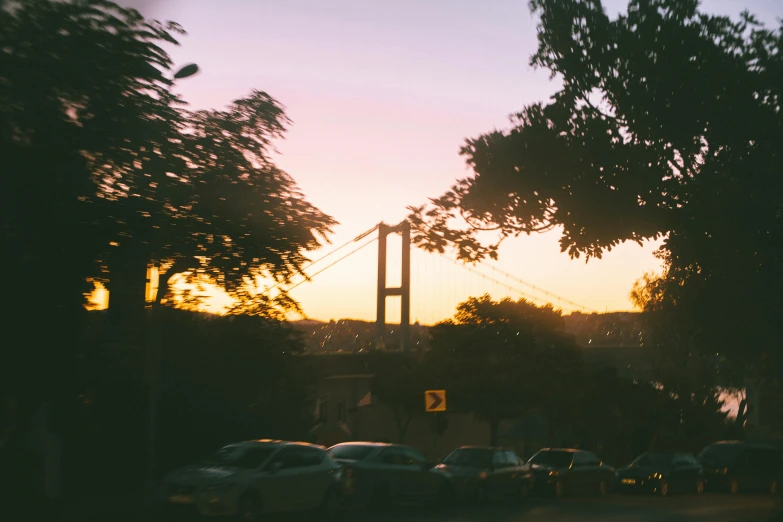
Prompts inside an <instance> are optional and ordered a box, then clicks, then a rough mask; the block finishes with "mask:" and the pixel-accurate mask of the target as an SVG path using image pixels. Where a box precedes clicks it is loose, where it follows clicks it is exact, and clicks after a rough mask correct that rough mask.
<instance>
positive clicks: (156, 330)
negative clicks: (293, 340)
mask: <svg viewBox="0 0 783 522" xmlns="http://www.w3.org/2000/svg"><path fill="white" fill-rule="evenodd" d="M198 72H199V68H198V65H196V64H195V63H190V64H187V65H185V66H183V67H181V68H180V69H179V70H178V71H177V72H176V73H174V76H173V78H172V83H173V81H174V80H181V79H183V78H189V77H191V76H193V75H195V74H196V73H198ZM150 284H151V281H150ZM158 291H160V288H158ZM158 308H159V305H158V302H157V300H155V301H153V302H152V304H151V306H150V309H149V313H148V322H147V357H148V359H147V386H148V393H149V396H148V406H149V412H148V413H149V433H148V437H149V438H148V455H147V459H148V460H147V464H148V472H149V478H150V481H151V482H154V480H155V477H156V475H157V442H158V398H159V395H160V388H161V374H162V368H161V364H162V360H161V346H162V343H161V331H160V317H159V315H160V313H159V310H158Z"/></svg>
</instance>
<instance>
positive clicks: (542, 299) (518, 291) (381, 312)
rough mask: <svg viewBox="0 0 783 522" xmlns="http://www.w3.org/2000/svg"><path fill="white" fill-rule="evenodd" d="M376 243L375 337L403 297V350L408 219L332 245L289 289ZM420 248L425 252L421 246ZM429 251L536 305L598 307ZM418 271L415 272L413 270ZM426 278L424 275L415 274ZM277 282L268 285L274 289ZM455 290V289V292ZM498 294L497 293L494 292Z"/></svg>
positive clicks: (405, 342)
mask: <svg viewBox="0 0 783 522" xmlns="http://www.w3.org/2000/svg"><path fill="white" fill-rule="evenodd" d="M392 234H399V236H401V239H402V245H401V254H402V255H401V259H400V261H401V262H400V272H401V273H400V285H399V286H393V287H390V286H388V285H387V261H388V260H387V238H388V236H389V235H392ZM375 243H377V252H378V269H377V285H376V297H377V299H376V321H375V339H376V342H377V343H378V345H381V344H383V342H384V337H385V336H386V333H387V314H386V310H387V305H386V303H387V299H388V298H389V297H399V298H400V307H399V309H400V311H399V317H400V322H399V328H400V331H399V332H398V335H397V336H396V337H397V338H398V339H399V340H400V345H401V346H400V347H401V349H402V350H403V351H405V350H407V349H408V348H409V343H410V324H411V323H410V320H411V308H410V304H411V303H410V298H411V278H412V277H411V274H412V268H414V269H415V268H416V267H415V266H413V267H412V265H411V239H410V224H409V223H408V222H407V221H402V222H401V223H399V224H397V225H388V224H386V223H383V222H381V223H378V224H377V225H374V226H373V227H371V228H369V229H368V230H366V231H364V232H362V233H361V234H359V235H357V236H356V237H355V238H353V239H352V240H349V241H346V242H345V243H343V244H342V245H339V246H337V247H335V248H333V249H332V250H331V251H329V252H327V253H326V254H324V255H322V256H320V257H318V258H317V259H314V260H313V261H311V262H310V263H308V264H307V265H306V266H305V267H303V271H304V272H305V274H306V277H303V278H302V279H301V280H300V281H298V282H295V283H294V284H292V285H290V286H288V287H287V288H285V291H286V292H290V291H292V290H294V289H295V288H297V287H299V286H301V285H303V284H305V283H307V282H311V281H313V280H314V279H315V278H316V277H318V276H319V275H320V274H322V273H324V272H326V271H327V270H329V269H331V268H332V267H334V266H336V265H339V264H340V263H342V262H344V261H345V260H346V259H349V258H351V257H352V256H354V255H356V254H357V253H358V252H360V251H362V250H365V249H366V248H368V247H370V246H371V245H374V244H375ZM419 252H424V251H423V250H419ZM427 254H428V255H429V256H431V257H433V258H437V259H439V260H442V261H445V262H446V263H448V264H450V265H453V266H455V267H458V269H459V270H461V271H463V272H464V274H466V276H468V277H472V278H473V279H474V280H475V281H478V282H480V283H484V288H486V284H487V283H490V284H491V285H493V287H494V288H495V289H497V290H498V291H500V292H505V293H506V295H505V296H503V297H506V296H508V297H516V298H524V299H526V300H528V301H531V302H533V303H535V304H537V305H546V304H551V305H552V306H554V307H555V308H559V309H561V310H563V311H566V312H582V313H593V312H597V311H596V310H594V309H592V308H590V307H588V306H585V305H583V304H580V303H577V302H575V301H573V300H571V299H568V298H566V297H563V296H561V295H558V294H557V293H555V292H551V291H549V290H547V289H545V288H542V287H541V286H539V285H536V284H534V283H532V282H529V281H527V280H525V279H522V278H521V277H518V276H516V275H514V274H511V273H509V272H507V271H505V270H502V269H499V268H496V267H494V266H492V265H491V264H488V263H487V264H479V265H470V264H466V263H463V262H461V261H459V260H457V259H456V257H455V256H453V255H449V253H444V254H438V253H430V252H427ZM414 275H415V272H414ZM414 279H419V280H423V279H424V278H423V277H422V278H415V277H414ZM277 286H280V285H279V284H278V285H275V286H274V287H272V288H270V289H268V290H267V291H271V290H272V289H273V288H276V287H277ZM465 293H467V295H473V296H478V295H482V294H484V293H486V290H482V289H481V285H480V284H477V285H476V287H475V290H474V291H473V292H463V294H465ZM455 294H456V292H455ZM493 297H495V298H497V297H498V296H493ZM452 303H453V304H456V297H455V296H452Z"/></svg>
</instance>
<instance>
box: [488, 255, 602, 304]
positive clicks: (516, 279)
mask: <svg viewBox="0 0 783 522" xmlns="http://www.w3.org/2000/svg"><path fill="white" fill-rule="evenodd" d="M488 266H489V268H490V269H491V270H492V271H493V272H497V273H499V274H502V275H504V276H506V277H507V278H509V279H511V280H514V281H516V282H518V283H521V284H523V285H525V286H527V287H529V288H532V289H533V290H536V291H538V292H543V293H544V294H545V295H548V296H552V297H554V298H555V299H557V300H558V301H562V302H564V303H568V304H571V305H574V306H575V307H576V308H577V309H581V310H588V311H590V312H596V311H597V310H595V309H593V308H590V307H589V306H585V305H582V304H579V303H575V302H574V301H571V300H569V299H566V298H565V297H561V296H559V295H557V294H555V293H552V292H549V291H547V290H545V289H543V288H541V287H538V286H536V285H534V284H533V283H528V282H527V281H525V280H523V279H520V278H518V277H516V276H515V275H512V274H509V273H508V272H504V271H502V270H500V269H498V268H495V267H494V266H492V265H488Z"/></svg>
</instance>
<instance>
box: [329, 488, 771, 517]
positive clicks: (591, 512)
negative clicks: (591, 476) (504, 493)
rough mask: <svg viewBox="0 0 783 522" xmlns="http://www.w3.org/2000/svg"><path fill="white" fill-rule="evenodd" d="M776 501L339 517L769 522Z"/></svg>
mask: <svg viewBox="0 0 783 522" xmlns="http://www.w3.org/2000/svg"><path fill="white" fill-rule="evenodd" d="M780 509H781V507H780V501H779V500H777V499H775V498H773V497H770V496H762V495H737V496H729V495H709V494H705V495H702V496H700V497H696V496H671V497H668V498H658V497H644V496H623V495H609V496H607V497H604V498H589V497H586V498H564V499H542V498H534V499H529V500H528V501H526V502H525V503H523V504H514V503H500V504H498V505H493V506H492V507H484V508H478V507H470V508H459V509H454V510H452V511H451V512H440V513H438V512H421V510H416V509H407V508H399V509H398V510H395V513H387V514H369V513H351V514H348V515H347V516H345V517H344V519H345V522H400V521H403V520H404V521H405V522H425V521H426V522H484V521H486V522H518V521H519V522H523V521H524V522H539V521H541V522H544V521H552V522H566V521H571V520H573V521H577V520H578V521H580V522H584V521H602V522H612V521H638V522H652V521H667V522H681V521H682V522H685V521H702V520H703V521H707V520H709V521H711V522H740V521H742V522H769V521H770V520H772V516H773V514H775V513H779V512H780Z"/></svg>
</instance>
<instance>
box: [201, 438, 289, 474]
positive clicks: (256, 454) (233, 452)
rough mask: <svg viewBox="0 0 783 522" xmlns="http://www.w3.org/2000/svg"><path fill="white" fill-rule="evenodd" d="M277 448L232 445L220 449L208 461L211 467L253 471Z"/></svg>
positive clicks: (260, 445) (261, 445)
mask: <svg viewBox="0 0 783 522" xmlns="http://www.w3.org/2000/svg"><path fill="white" fill-rule="evenodd" d="M277 448H278V447H277V446H273V445H267V444H259V445H257V446H251V445H249V444H234V445H231V446H225V447H223V448H220V449H219V450H218V451H217V452H216V453H215V454H214V455H213V456H212V457H211V458H210V459H208V462H209V464H211V465H213V466H225V467H228V468H243V469H255V468H257V467H259V466H261V465H262V464H263V463H264V462H266V460H267V459H268V458H269V457H270V456H271V455H272V454H273V453H274V452H275V451H276V450H277Z"/></svg>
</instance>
